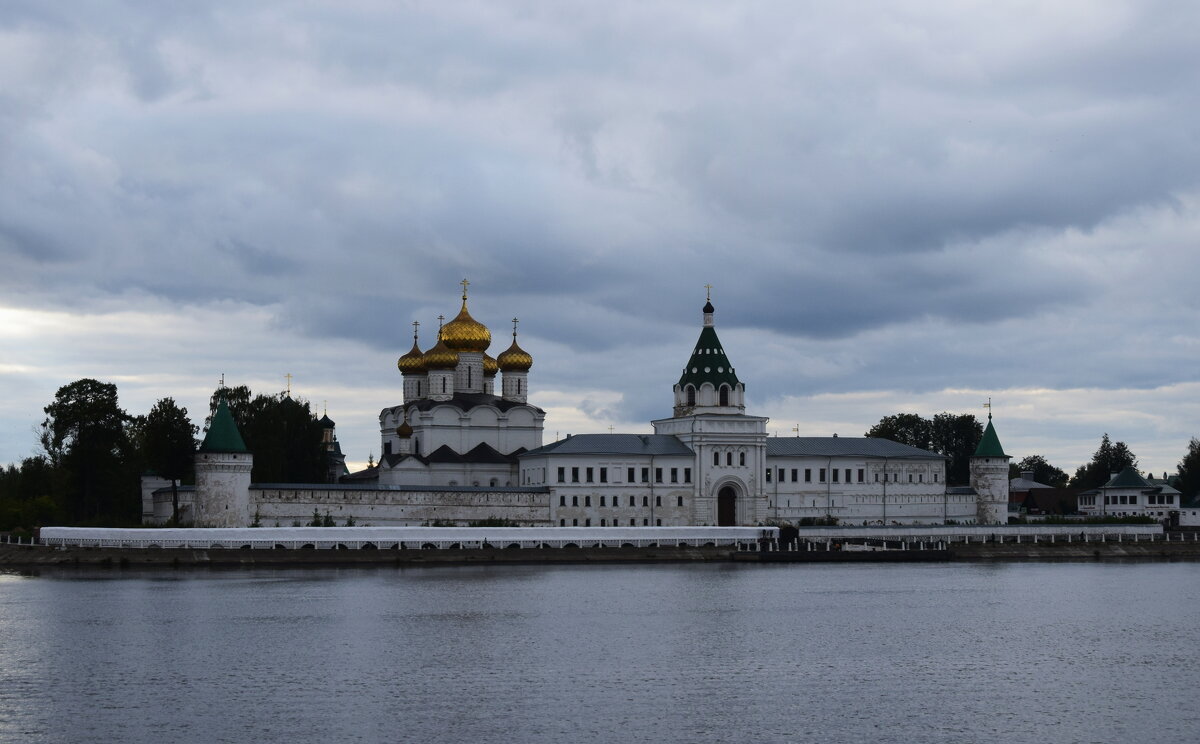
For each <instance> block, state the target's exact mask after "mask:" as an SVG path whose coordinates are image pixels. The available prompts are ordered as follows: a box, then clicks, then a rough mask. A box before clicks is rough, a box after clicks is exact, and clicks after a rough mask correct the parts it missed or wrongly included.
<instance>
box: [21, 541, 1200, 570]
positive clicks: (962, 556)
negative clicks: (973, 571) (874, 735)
mask: <svg viewBox="0 0 1200 744" xmlns="http://www.w3.org/2000/svg"><path fill="white" fill-rule="evenodd" d="M1108 560H1118V561H1123V560H1142V561H1164V562H1169V561H1191V560H1200V543H1197V542H1191V541H1188V542H1104V543H1095V542H1093V543H1078V542H1076V543H1035V544H1031V543H969V544H961V543H952V544H951V545H949V546H948V547H947V548H946V549H943V550H935V549H930V550H813V551H798V552H787V551H740V550H734V549H731V548H729V547H727V546H724V547H715V546H706V547H655V548H650V547H622V548H616V547H613V548H541V549H515V550H514V549H503V548H472V549H451V548H446V549H438V550H418V549H380V550H331V549H319V550H268V549H237V548H218V549H196V548H160V549H146V548H115V547H52V546H46V545H12V544H0V568H37V567H54V566H59V567H96V568H110V567H134V566H137V567H168V566H169V567H200V566H213V567H239V566H269V567H286V566H303V567H317V566H397V567H400V566H446V565H538V564H585V563H606V564H628V563H693V562H703V563H912V562H922V563H978V562H1004V563H1007V562H1024V561H1049V562H1054V561H1108Z"/></svg>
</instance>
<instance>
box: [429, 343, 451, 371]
mask: <svg viewBox="0 0 1200 744" xmlns="http://www.w3.org/2000/svg"><path fill="white" fill-rule="evenodd" d="M422 361H423V362H424V364H425V369H426V370H431V369H454V368H455V367H457V366H458V353H457V352H455V351H451V350H450V348H449V347H447V346H446V339H445V338H439V339H438V342H437V345H436V346H434V347H433V348H432V349H430V350H429V351H427V352H425V355H424V357H422Z"/></svg>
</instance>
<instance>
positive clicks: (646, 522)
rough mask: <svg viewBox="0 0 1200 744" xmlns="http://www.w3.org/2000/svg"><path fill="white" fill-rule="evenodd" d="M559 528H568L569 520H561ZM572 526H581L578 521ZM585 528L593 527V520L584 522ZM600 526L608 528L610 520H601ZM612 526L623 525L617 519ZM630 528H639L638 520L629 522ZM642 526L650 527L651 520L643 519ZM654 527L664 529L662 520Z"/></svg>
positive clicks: (657, 521)
mask: <svg viewBox="0 0 1200 744" xmlns="http://www.w3.org/2000/svg"><path fill="white" fill-rule="evenodd" d="M558 526H559V527H566V526H567V520H565V519H560V520H558ZM571 526H572V527H578V526H579V520H578V519H572V520H571ZM583 526H584V527H591V526H592V520H590V519H585V520H583ZM600 526H601V527H607V526H608V520H607V519H601V520H600ZM612 526H613V527H620V526H621V525H620V523H618V522H617V520H615V519H614V520H613V521H612ZM629 526H630V527H637V520H636V519H631V520H629ZM642 526H643V527H649V526H650V520H649V519H643V520H642ZM654 526H655V527H662V520H661V519H656V520H654Z"/></svg>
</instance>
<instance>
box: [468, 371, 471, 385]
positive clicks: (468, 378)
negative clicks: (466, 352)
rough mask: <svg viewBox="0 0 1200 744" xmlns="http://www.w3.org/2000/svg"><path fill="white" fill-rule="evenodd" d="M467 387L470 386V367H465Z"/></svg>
mask: <svg viewBox="0 0 1200 744" xmlns="http://www.w3.org/2000/svg"><path fill="white" fill-rule="evenodd" d="M467 387H471V368H470V367H467Z"/></svg>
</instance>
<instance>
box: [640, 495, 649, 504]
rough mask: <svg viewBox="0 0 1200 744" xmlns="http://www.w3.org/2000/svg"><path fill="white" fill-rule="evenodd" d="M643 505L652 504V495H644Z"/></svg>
mask: <svg viewBox="0 0 1200 744" xmlns="http://www.w3.org/2000/svg"><path fill="white" fill-rule="evenodd" d="M642 506H650V497H649V496H643V497H642Z"/></svg>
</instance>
